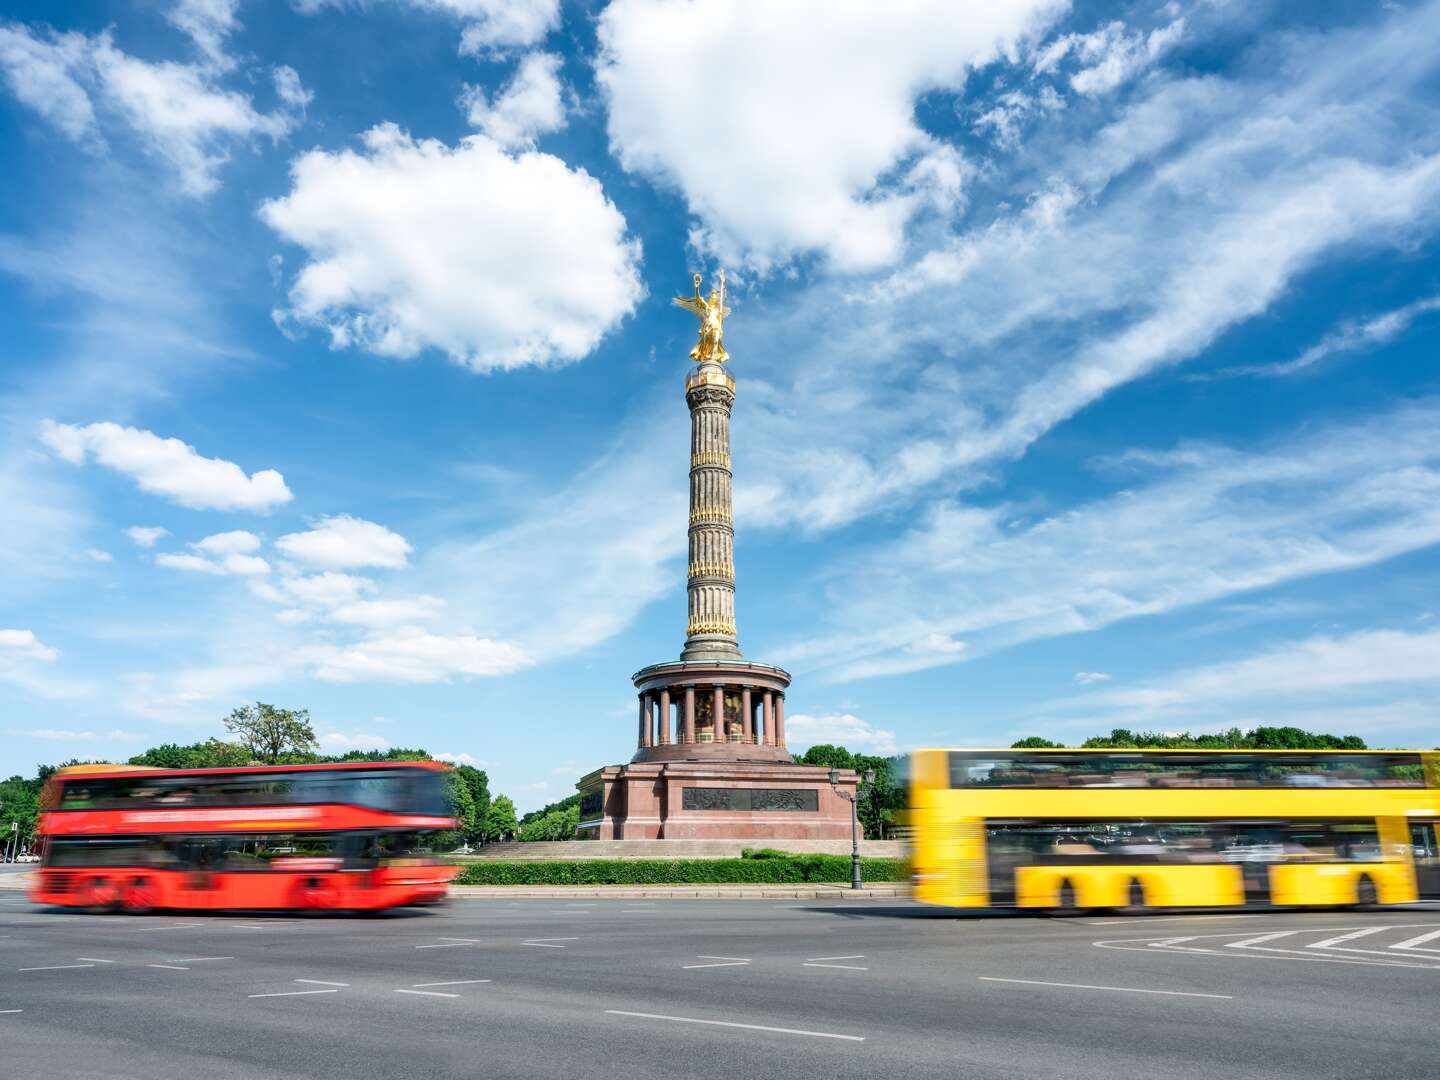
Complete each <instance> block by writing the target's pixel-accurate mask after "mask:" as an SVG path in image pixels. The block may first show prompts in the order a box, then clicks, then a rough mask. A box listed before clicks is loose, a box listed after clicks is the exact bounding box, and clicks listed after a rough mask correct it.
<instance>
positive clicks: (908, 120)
mask: <svg viewBox="0 0 1440 1080" xmlns="http://www.w3.org/2000/svg"><path fill="white" fill-rule="evenodd" d="M822 12H823V17H821V15H822ZM1437 40H1440V2H1419V0H1416V2H1396V3H1374V4H1355V3H1348V2H1337V3H1324V2H1319V0H1317V2H1313V3H1307V4H1286V3H1278V2H1277V3H1266V2H1264V0H1193V2H1190V3H1182V2H1171V3H1157V2H1155V0H1149V2H1145V3H1134V4H1126V3H1121V4H1099V3H1087V2H1080V0H1076V2H1073V3H1066V2H1063V0H976V2H973V3H967V4H964V5H959V4H955V3H954V2H953V0H896V2H893V3H889V4H883V5H881V4H872V3H868V2H858V0H857V2H855V3H849V2H843V0H831V2H828V3H825V4H823V5H817V4H808V3H799V2H797V3H793V4H775V3H772V2H770V0H684V2H680V0H611V2H609V3H605V2H601V0H592V2H572V0H565V2H561V0H290V2H289V3H286V2H281V0H275V2H268V3H266V2H261V0H86V2H83V3H74V4H67V3H64V2H60V0H9V2H8V3H7V4H6V5H4V14H3V16H0V172H3V175H4V176H5V178H6V194H7V197H6V198H5V199H4V200H0V320H3V322H0V325H3V327H4V331H3V333H0V506H3V507H4V509H5V513H4V521H5V523H4V525H3V527H0V775H6V774H9V773H11V772H24V773H30V772H31V771H32V770H33V769H34V767H35V765H36V764H37V763H40V762H55V761H59V760H63V759H67V758H71V757H79V758H83V759H99V760H108V759H123V758H124V757H127V756H129V755H131V754H134V753H137V752H139V751H140V750H142V749H143V748H145V747H146V746H149V745H153V744H156V743H160V742H193V741H196V740H199V739H204V738H208V737H211V736H215V735H220V734H222V729H221V719H222V718H223V717H224V716H225V715H226V714H227V713H228V712H229V711H230V710H231V709H233V708H235V707H237V706H239V705H242V704H245V703H247V702H250V701H254V700H262V701H267V702H272V703H275V704H278V705H282V706H287V707H292V708H302V707H303V708H308V709H309V710H310V714H311V717H312V719H313V721H314V723H315V727H316V731H317V733H318V734H319V736H320V741H321V744H322V746H323V747H324V748H325V749H327V750H331V751H344V750H347V749H352V748H362V749H368V748H383V747H386V746H417V745H418V746H422V747H424V748H426V749H428V750H430V751H431V752H432V753H436V754H440V755H444V756H446V757H447V758H448V759H449V760H454V761H464V762H471V763H475V764H479V765H481V766H482V767H484V768H485V769H487V770H488V771H489V773H490V775H491V778H492V789H494V790H498V791H504V792H507V793H509V794H511V795H512V796H513V797H514V798H515V800H516V802H517V804H518V805H519V806H520V807H521V808H522V809H525V808H529V807H534V806H538V805H541V804H543V803H545V802H549V801H552V800H554V799H557V798H560V797H563V796H564V795H566V794H569V793H570V792H572V791H573V785H574V782H575V780H576V779H578V778H579V776H581V775H582V774H583V773H585V772H587V771H589V770H591V769H593V768H596V767H598V766H601V765H605V764H612V763H616V762H621V761H624V760H628V758H629V755H630V754H631V753H632V752H633V742H634V735H635V720H634V717H635V696H634V689H633V687H632V686H631V684H630V681H629V676H630V675H631V674H632V673H633V672H635V671H637V670H639V669H640V668H642V667H644V666H646V665H648V664H652V663H657V662H661V661H666V660H671V659H674V658H676V657H677V655H678V652H679V649H680V646H681V644H682V639H683V634H684V626H685V610H686V608H685V593H684V576H685V525H686V517H685V514H686V509H685V502H686V490H687V488H686V473H687V469H688V433H687V424H688V417H687V413H686V410H685V404H684V397H683V389H682V387H683V382H684V378H685V375H686V370H687V367H688V366H689V365H690V361H689V360H688V359H687V357H686V354H687V352H688V350H689V348H690V346H691V345H692V344H693V340H694V335H695V323H694V320H693V318H692V317H691V316H690V315H688V314H687V313H685V312H684V311H680V310H678V309H676V308H675V307H673V306H672V305H671V303H670V298H671V297H672V296H674V295H675V294H677V293H682V292H687V291H689V287H690V275H691V274H692V273H696V272H699V273H703V274H705V275H706V276H707V279H708V278H709V277H711V276H712V275H713V274H714V273H715V272H716V271H717V270H719V269H721V268H723V269H724V270H725V271H726V273H727V281H728V283H729V288H730V302H731V307H732V308H733V310H734V314H733V315H732V316H731V318H730V319H729V320H728V321H727V325H726V345H727V348H728V349H729V351H730V354H731V361H730V368H731V371H732V374H733V375H734V377H735V378H736V380H737V383H738V397H737V401H736V405H735V411H734V417H733V424H732V437H733V451H734V465H735V499H736V507H735V510H736V528H737V544H736V569H737V590H738V591H737V601H736V607H737V620H738V624H739V628H740V644H741V648H742V649H743V650H744V652H745V655H746V656H747V657H748V658H750V659H753V660H759V661H764V662H768V663H774V664H779V665H781V666H783V667H785V668H786V669H788V670H789V671H790V672H792V674H793V676H794V683H793V685H792V688H791V691H790V693H789V695H788V702H787V731H788V735H789V737H790V742H791V748H792V749H803V748H804V747H805V746H806V745H809V744H812V743H815V742H840V743H844V744H845V745H847V746H849V747H850V748H852V749H855V750H864V751H867V752H871V753H897V752H902V751H904V750H906V749H908V748H912V747H916V746H925V745H962V746H965V745H968V746H985V745H1008V743H1009V742H1011V741H1013V740H1014V739H1015V738H1018V737H1021V736H1025V735H1045V736H1048V737H1050V738H1053V739H1057V740H1060V741H1071V742H1073V741H1076V740H1079V739H1083V738H1085V737H1086V736H1088V735H1091V734H1094V733H1096V732H1103V731H1108V730H1109V729H1110V728H1112V727H1128V728H1132V729H1144V730H1156V731H1180V730H1189V731H1192V732H1199V731H1213V730H1219V729H1223V728H1228V727H1231V726H1241V727H1249V726H1254V725H1256V724H1297V725H1300V726H1303V727H1307V728H1312V729H1318V730H1327V731H1335V732H1339V733H1346V734H1349V733H1353V734H1358V735H1360V736H1362V737H1363V738H1365V739H1366V740H1367V741H1369V742H1370V743H1371V744H1372V745H1382V746H1405V745H1423V746H1434V745H1436V744H1437V743H1440V618H1437V613H1440V377H1437V365H1436V358H1437V350H1436V343H1437V340H1440V251H1437V233H1440V50H1437V49H1435V48H1434V42H1435V41H1437Z"/></svg>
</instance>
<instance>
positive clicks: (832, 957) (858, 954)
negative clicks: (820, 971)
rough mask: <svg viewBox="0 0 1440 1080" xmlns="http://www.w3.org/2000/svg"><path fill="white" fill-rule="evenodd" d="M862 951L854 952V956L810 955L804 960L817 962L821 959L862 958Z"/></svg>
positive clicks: (863, 957)
mask: <svg viewBox="0 0 1440 1080" xmlns="http://www.w3.org/2000/svg"><path fill="white" fill-rule="evenodd" d="M864 959H865V954H864V953H856V954H855V955H854V956H812V957H810V959H809V960H806V961H805V962H806V963H807V964H818V963H820V962H821V961H822V960H864Z"/></svg>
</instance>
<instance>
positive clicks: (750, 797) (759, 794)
mask: <svg viewBox="0 0 1440 1080" xmlns="http://www.w3.org/2000/svg"><path fill="white" fill-rule="evenodd" d="M675 749H679V748H678V747H677V748H675ZM855 782H856V776H855V773H854V772H852V771H850V770H848V769H845V770H841V773H840V783H839V785H838V789H839V791H844V792H847V793H848V794H850V795H854V794H855ZM576 786H577V787H578V788H579V789H580V828H579V831H578V832H577V833H576V837H577V839H582V840H754V841H756V842H757V845H758V846H763V845H764V841H766V840H770V839H785V840H849V839H850V803H849V802H847V801H846V800H845V799H842V798H841V797H840V795H839V794H838V793H837V790H836V787H832V785H831V784H830V770H828V769H824V768H821V767H819V766H817V765H796V764H793V763H790V764H784V763H781V762H747V761H735V760H730V761H704V760H689V761H642V762H631V763H630V764H628V765H608V766H606V767H605V768H603V769H596V770H595V771H594V772H592V773H590V774H589V775H587V776H585V777H583V778H582V779H581V780H580V782H579V783H578V784H577V785H576Z"/></svg>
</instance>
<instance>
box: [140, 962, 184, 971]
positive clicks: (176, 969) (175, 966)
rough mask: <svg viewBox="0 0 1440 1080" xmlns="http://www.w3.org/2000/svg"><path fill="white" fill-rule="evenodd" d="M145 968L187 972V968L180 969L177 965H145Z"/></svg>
mask: <svg viewBox="0 0 1440 1080" xmlns="http://www.w3.org/2000/svg"><path fill="white" fill-rule="evenodd" d="M145 966H146V967H152V968H164V969H165V970H166V971H189V970H190V969H189V968H188V967H181V966H180V965H178V964H146V965H145Z"/></svg>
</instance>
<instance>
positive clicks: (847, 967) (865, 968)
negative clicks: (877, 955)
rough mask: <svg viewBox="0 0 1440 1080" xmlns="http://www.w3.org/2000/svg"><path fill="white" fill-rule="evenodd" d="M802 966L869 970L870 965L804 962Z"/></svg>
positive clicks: (840, 969)
mask: <svg viewBox="0 0 1440 1080" xmlns="http://www.w3.org/2000/svg"><path fill="white" fill-rule="evenodd" d="M800 966H801V967H820V968H835V969H836V970H838V971H869V970H870V969H869V968H868V967H857V966H856V965H855V964H814V963H808V962H807V963H804V964H801V965H800Z"/></svg>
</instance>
